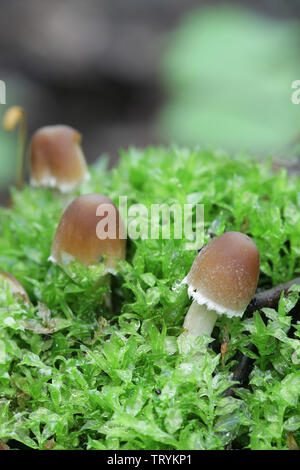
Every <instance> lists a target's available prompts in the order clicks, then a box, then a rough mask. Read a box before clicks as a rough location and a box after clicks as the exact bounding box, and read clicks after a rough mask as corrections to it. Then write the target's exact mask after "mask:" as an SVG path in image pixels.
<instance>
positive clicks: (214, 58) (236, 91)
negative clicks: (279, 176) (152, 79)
mask: <svg viewBox="0 0 300 470" xmlns="http://www.w3.org/2000/svg"><path fill="white" fill-rule="evenodd" d="M299 31H300V23H299V22H298V21H297V20H286V21H283V20H281V21H280V20H275V19H270V18H266V17H262V16H261V15H258V14H256V13H252V12H250V11H249V10H247V9H245V8H239V7H230V6H229V7H221V8H220V7H212V8H207V9H204V10H198V11H193V12H191V13H189V14H188V15H186V16H185V18H184V19H183V21H182V22H181V24H180V26H179V27H178V29H177V30H176V31H175V33H174V35H173V37H172V40H171V41H170V46H169V48H168V49H167V54H166V55H165V57H164V58H163V76H164V81H165V83H166V86H167V87H168V89H169V90H170V92H171V93H170V98H169V101H168V102H167V104H166V105H165V106H164V108H163V110H162V112H161V116H160V120H159V123H160V126H159V128H161V130H162V135H163V136H167V138H168V139H172V140H175V139H176V141H179V142H182V143H184V144H186V143H188V144H193V145H197V144H199V145H204V146H207V145H209V146H212V147H216V146H217V147H222V148H225V149H227V150H229V151H239V150H246V151H250V152H254V153H257V154H259V155H266V154H275V155H276V154H280V155H285V156H290V150H291V149H289V144H290V143H291V142H292V141H293V140H294V138H295V136H296V135H297V134H298V133H299V132H300V106H296V105H294V104H293V103H292V101H291V95H292V89H291V84H292V82H293V81H294V80H295V79H296V78H297V77H300V61H299V59H300V56H299V51H300V38H299Z"/></svg>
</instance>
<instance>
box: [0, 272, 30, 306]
mask: <svg viewBox="0 0 300 470" xmlns="http://www.w3.org/2000/svg"><path fill="white" fill-rule="evenodd" d="M0 277H1V279H4V280H5V281H6V282H7V284H8V286H9V289H10V292H11V293H12V295H13V296H14V297H16V298H21V299H22V300H23V302H24V303H25V304H30V300H29V297H28V294H27V292H26V290H25V289H24V287H23V286H22V284H21V283H20V282H19V281H18V280H17V279H16V278H15V277H14V276H13V275H12V274H9V273H7V272H6V271H0Z"/></svg>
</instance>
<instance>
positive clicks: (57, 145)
mask: <svg viewBox="0 0 300 470" xmlns="http://www.w3.org/2000/svg"><path fill="white" fill-rule="evenodd" d="M80 143H81V135H80V134H79V132H77V131H76V130H75V129H72V127H69V126H64V125H57V126H46V127H42V128H41V129H39V130H38V131H36V132H35V134H34V135H33V137H32V140H31V146H30V165H31V184H32V185H33V186H43V187H48V188H49V187H51V188H56V189H59V190H60V191H61V192H69V191H72V190H73V189H75V188H76V187H77V186H78V185H79V184H81V183H82V182H83V181H84V180H86V179H88V177H89V173H88V170H87V165H86V162H85V158H84V155H83V152H82V149H81V146H80Z"/></svg>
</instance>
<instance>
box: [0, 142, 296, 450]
mask: <svg viewBox="0 0 300 470" xmlns="http://www.w3.org/2000/svg"><path fill="white" fill-rule="evenodd" d="M91 173H92V177H91V180H90V181H89V182H88V183H86V184H85V185H84V186H83V187H82V188H81V189H80V193H88V192H100V193H104V194H106V195H108V196H110V197H111V198H112V199H113V200H114V201H115V202H116V203H118V198H119V195H122V196H128V205H130V204H132V203H143V204H145V205H146V206H147V207H149V206H150V204H154V203H168V204H172V203H174V202H176V203H179V204H181V205H183V204H185V203H189V202H194V203H203V204H204V205H205V242H207V241H209V239H210V237H211V235H212V234H216V235H218V234H221V233H222V232H224V231H228V230H239V231H243V232H244V233H247V234H249V235H250V236H251V237H252V238H253V239H254V241H255V243H256V244H257V246H258V248H259V251H260V254H261V276H260V280H259V287H262V288H267V287H270V286H272V285H275V284H276V283H278V282H284V281H288V280H290V279H292V278H293V277H295V276H296V275H299V272H300V244H299V234H300V181H299V179H296V178H294V179H293V178H291V177H288V176H287V174H286V172H285V170H282V171H281V172H279V173H272V172H271V171H270V162H269V163H264V164H258V163H257V162H255V161H253V160H251V159H249V157H248V156H245V155H241V156H237V157H235V158H229V157H228V156H227V155H222V154H218V155H217V154H214V153H212V152H209V151H199V150H194V151H189V150H186V149H177V148H173V149H168V150H167V149H163V148H149V149H147V150H145V151H143V152H142V151H138V150H136V149H131V150H130V151H128V152H126V153H125V152H123V153H122V155H121V160H120V163H119V165H118V166H117V168H115V169H113V170H112V171H108V170H107V168H106V161H105V159H101V160H99V162H98V164H96V165H95V167H94V168H92V169H91ZM78 194H79V193H78ZM12 196H13V207H12V209H4V208H2V209H1V210H0V268H1V269H4V270H6V271H9V272H11V273H12V274H14V275H15V276H16V277H17V278H18V279H19V280H20V282H22V284H23V285H24V287H25V288H26V290H27V291H28V292H29V294H30V297H31V300H32V302H33V305H32V306H31V307H30V308H26V307H25V306H24V305H22V303H21V302H17V301H16V300H15V299H13V298H12V296H11V295H10V293H9V291H8V289H7V288H6V287H5V285H4V284H3V283H2V285H1V287H0V326H1V327H0V408H1V414H0V439H3V440H5V441H11V440H14V441H18V442H21V443H23V444H25V445H26V446H28V447H32V448H37V449H42V448H44V447H45V445H47V444H46V443H47V441H50V440H51V439H52V438H53V439H54V442H55V448H56V449H86V448H87V449H224V448H227V446H228V445H232V446H233V447H234V448H235V447H237V448H247V447H250V448H252V449H260V448H267V449H269V448H270V449H271V448H277V449H285V448H287V443H286V439H287V433H288V432H289V431H291V432H293V436H294V438H295V440H296V442H298V444H300V418H299V417H300V385H299V383H300V360H299V357H300V341H299V335H300V327H299V325H297V324H296V322H295V321H292V320H291V317H290V316H289V312H290V310H291V309H292V308H293V306H294V305H295V304H296V301H297V299H298V296H299V293H298V292H297V291H296V290H294V291H293V292H291V293H290V295H289V297H288V298H286V299H281V303H280V306H279V309H278V312H275V311H273V310H271V309H265V311H264V313H265V315H267V317H268V319H269V321H268V324H267V325H265V324H264V323H263V321H262V320H261V317H260V315H259V313H255V315H254V316H253V318H251V319H243V320H240V319H237V318H234V319H227V318H225V317H220V318H219V320H218V322H217V324H216V328H215V330H214V332H213V336H214V338H215V341H214V345H213V346H214V347H213V348H211V347H209V348H208V349H207V344H208V342H209V340H208V339H203V338H202V339H190V340H188V339H186V340H185V342H184V341H183V340H182V339H181V340H180V342H179V344H178V342H177V337H178V335H179V333H180V331H181V326H182V323H183V318H184V315H185V313H186V311H187V309H188V307H189V305H190V300H189V299H188V296H187V292H186V288H185V287H184V286H182V287H180V288H178V289H176V290H173V287H174V286H175V285H176V283H177V282H178V281H180V280H181V279H182V278H183V277H184V276H185V275H186V274H187V272H188V270H189V269H190V266H191V264H192V262H193V259H194V257H195V254H196V253H195V252H194V251H188V250H185V249H184V246H185V242H186V240H164V239H159V240H150V239H146V240H136V241H129V242H128V256H127V260H126V262H123V263H122V265H121V268H120V272H119V273H118V275H117V276H116V277H115V278H114V280H113V282H112V286H111V290H112V299H113V312H111V311H109V310H108V308H107V307H106V306H105V305H106V304H105V301H104V298H105V293H106V292H107V290H108V289H109V287H108V286H107V285H105V284H103V285H100V286H98V288H97V289H95V280H96V279H97V278H98V276H99V272H100V271H101V267H99V269H96V268H90V269H88V270H86V269H84V268H83V267H82V266H80V265H77V264H75V265H74V266H73V268H72V269H69V270H62V269H61V268H59V267H57V266H53V265H52V264H51V263H50V262H48V257H49V254H50V246H51V242H52V238H53V235H54V232H55V229H56V227H57V224H58V221H59V218H60V215H61V212H62V206H61V202H60V200H59V199H58V198H57V197H56V196H55V195H53V194H52V193H51V192H50V191H44V190H33V189H30V188H28V187H26V188H25V189H24V190H23V191H22V192H21V193H17V192H15V191H13V192H12ZM291 324H293V326H294V330H295V332H294V334H293V335H291V334H289V335H288V332H289V330H290V326H291ZM225 325H226V328H227V332H228V335H229V343H228V352H227V355H226V361H225V364H222V361H221V358H220V353H219V351H220V345H221V342H222V340H223V336H224V331H225V330H224V328H225ZM250 341H251V342H253V343H254V344H255V345H256V347H257V348H258V353H257V354H254V353H251V354H252V356H253V359H254V368H253V371H252V373H251V376H250V385H249V387H248V388H247V389H242V388H240V389H238V392H237V397H236V398H233V397H225V396H224V395H223V392H224V390H226V389H227V388H228V386H229V385H230V383H231V382H232V370H233V369H234V365H235V364H236V360H235V356H236V353H237V352H238V351H241V352H245V351H246V346H247V344H248V343H249V342H250ZM17 445H18V444H17V443H16V442H15V443H14V444H13V446H15V447H17Z"/></svg>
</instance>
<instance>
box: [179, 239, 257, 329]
mask: <svg viewBox="0 0 300 470" xmlns="http://www.w3.org/2000/svg"><path fill="white" fill-rule="evenodd" d="M258 276H259V252H258V249H257V247H256V245H255V243H254V242H253V241H252V240H251V239H250V238H249V237H248V236H247V235H244V234H243V233H240V232H227V233H224V234H223V235H220V236H219V237H217V238H215V239H214V240H212V241H211V242H210V243H209V244H208V245H206V246H205V247H204V248H203V249H202V250H201V251H200V253H199V254H198V256H197V257H196V259H195V261H194V263H193V265H192V267H191V270H190V272H189V273H188V275H187V276H186V277H185V279H184V280H183V281H182V282H183V283H184V284H187V285H188V294H189V296H190V297H192V298H193V303H192V305H191V307H190V309H189V310H188V312H187V314H186V317H185V320H184V324H183V327H184V329H185V333H189V334H192V335H194V336H202V335H203V334H206V335H208V336H210V335H211V333H212V330H213V327H214V324H215V322H216V319H217V315H218V314H225V315H227V316H228V317H233V316H239V317H240V316H242V315H243V313H244V311H245V309H246V307H247V305H248V304H249V302H250V300H251V298H252V297H253V295H254V292H255V290H256V286H257V282H258Z"/></svg>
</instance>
